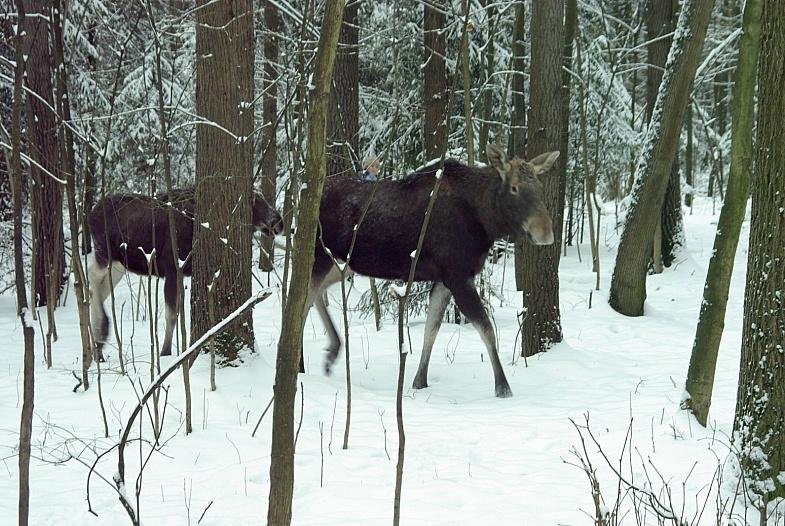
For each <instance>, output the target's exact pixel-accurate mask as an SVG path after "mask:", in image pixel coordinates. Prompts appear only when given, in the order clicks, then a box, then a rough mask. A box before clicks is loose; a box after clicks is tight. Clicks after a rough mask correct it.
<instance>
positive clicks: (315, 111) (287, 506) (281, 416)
mask: <svg viewBox="0 0 785 526" xmlns="http://www.w3.org/2000/svg"><path fill="white" fill-rule="evenodd" d="M343 9H344V0H334V1H332V2H327V3H326V4H325V11H324V17H323V19H322V30H321V35H320V36H319V44H318V48H317V50H316V62H315V66H314V72H313V77H312V81H311V83H312V85H313V88H312V89H311V104H310V108H309V113H308V120H309V122H308V152H307V156H306V163H305V185H306V186H305V188H304V189H303V192H302V196H301V199H300V207H299V213H298V215H297V232H296V234H295V236H294V254H295V257H294V261H293V265H292V279H291V286H290V288H289V293H288V297H287V300H286V307H285V308H284V313H283V319H282V322H281V338H280V340H279V341H278V356H277V359H276V363H275V386H274V396H275V406H274V407H273V426H272V428H273V434H272V448H271V449H272V450H271V453H270V495H269V501H268V508H267V524H268V525H270V526H286V525H288V524H291V522H292V494H293V491H294V399H295V395H296V394H297V371H298V369H299V363H300V351H301V349H302V343H303V320H304V318H305V315H306V312H305V307H306V301H307V296H308V287H309V283H310V279H311V269H312V267H313V258H314V248H313V247H314V246H315V244H316V230H317V227H318V223H319V203H320V201H321V198H322V189H323V188H324V178H325V175H326V148H325V138H326V133H327V113H328V111H327V107H328V101H329V96H330V84H331V82H330V79H331V78H332V73H333V64H334V62H335V50H336V47H337V44H338V34H339V32H340V28H341V20H342V18H343Z"/></svg>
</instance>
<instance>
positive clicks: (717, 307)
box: [685, 0, 763, 426]
mask: <svg viewBox="0 0 785 526" xmlns="http://www.w3.org/2000/svg"><path fill="white" fill-rule="evenodd" d="M762 4H763V1H762V0H747V3H746V4H745V6H744V18H743V22H742V29H743V33H742V35H741V39H740V40H739V60H738V64H737V66H736V81H735V83H734V86H733V115H732V122H731V152H730V155H731V163H730V175H729V176H728V190H727V193H726V194H725V202H724V203H723V205H722V211H721V212H720V219H719V222H718V223H717V235H716V236H715V238H714V250H713V251H712V256H711V259H710V260H709V271H708V274H707V275H706V286H705V287H704V288H703V301H702V302H701V313H700V318H699V319H698V328H697V330H696V331H695V342H694V343H693V344H692V356H691V357H690V368H689V371H688V372H687V393H689V396H690V398H689V399H687V400H685V406H686V407H688V408H690V409H691V410H692V412H693V413H694V414H695V418H696V419H697V420H698V422H700V423H701V425H703V426H705V425H706V422H707V421H708V415H709V407H710V406H711V393H712V390H713V388H714V373H715V370H716V367H717V354H718V353H719V349H720V341H721V339H722V331H723V328H724V327H725V308H726V306H727V304H728V290H729V288H730V280H731V276H732V274H733V264H734V261H735V257H736V247H737V246H738V243H739V233H740V232H741V224H742V222H743V221H744V214H745V211H746V209H747V196H748V195H749V181H750V178H749V174H750V171H751V170H752V159H753V152H752V127H753V124H754V121H755V76H756V72H757V69H758V51H759V49H760V16H761V9H762Z"/></svg>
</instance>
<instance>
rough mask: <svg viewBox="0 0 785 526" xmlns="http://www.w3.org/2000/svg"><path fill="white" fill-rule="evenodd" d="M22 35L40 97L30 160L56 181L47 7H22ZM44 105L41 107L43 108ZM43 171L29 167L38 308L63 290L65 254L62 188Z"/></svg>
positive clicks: (37, 0)
mask: <svg viewBox="0 0 785 526" xmlns="http://www.w3.org/2000/svg"><path fill="white" fill-rule="evenodd" d="M25 7H26V9H27V15H28V16H27V18H26V19H25V23H24V26H25V30H26V31H27V32H28V34H29V39H30V55H29V57H28V62H27V86H28V88H29V89H30V90H32V91H33V92H35V93H36V94H38V96H40V97H41V99H43V101H42V100H40V99H39V98H38V97H29V98H28V108H29V110H30V115H29V118H28V126H29V127H28V130H29V133H30V134H31V135H30V137H29V147H30V157H32V158H33V159H34V160H35V161H36V162H37V163H38V164H40V165H41V166H43V168H44V169H45V170H46V172H49V174H53V175H55V176H58V177H59V175H58V174H59V171H60V165H59V149H58V148H59V146H58V142H57V120H56V118H55V114H54V112H53V111H52V108H53V107H54V103H53V101H54V97H53V95H52V57H51V56H50V53H49V24H48V22H47V20H48V19H49V9H50V7H49V4H48V2H44V1H43V0H27V1H26V2H25ZM44 101H45V102H44ZM46 172H45V171H44V170H41V169H40V168H38V167H37V166H35V165H33V166H31V167H30V174H31V176H32V179H33V184H32V188H31V190H32V196H31V197H32V204H33V207H34V210H33V214H34V216H35V219H34V221H33V225H34V228H35V234H34V237H35V239H36V240H37V245H36V257H35V258H34V267H35V268H34V269H33V275H34V280H35V284H34V288H33V290H34V291H35V296H36V297H35V298H34V300H35V304H36V306H39V307H40V306H43V305H47V304H48V303H49V302H52V303H53V304H54V303H57V301H58V300H59V298H60V293H61V291H62V289H63V285H64V284H65V276H64V273H65V251H64V245H63V243H64V241H63V187H62V185H61V184H60V183H59V182H57V181H56V180H54V179H53V178H52V177H51V176H50V175H49V174H47V173H46Z"/></svg>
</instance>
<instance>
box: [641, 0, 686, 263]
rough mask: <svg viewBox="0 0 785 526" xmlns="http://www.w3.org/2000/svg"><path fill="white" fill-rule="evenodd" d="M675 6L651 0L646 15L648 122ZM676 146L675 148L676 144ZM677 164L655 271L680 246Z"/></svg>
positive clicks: (668, 192)
mask: <svg viewBox="0 0 785 526" xmlns="http://www.w3.org/2000/svg"><path fill="white" fill-rule="evenodd" d="M675 15H676V6H675V5H674V2H673V0H651V4H650V5H649V9H648V16H647V17H646V32H647V35H646V36H647V38H648V39H649V40H655V39H658V38H659V40H656V41H655V42H652V43H650V44H648V45H647V46H646V48H647V53H648V60H649V67H648V69H647V70H646V122H647V123H650V122H651V115H652V112H653V111H654V104H655V103H656V102H657V92H658V91H659V89H660V83H661V82H662V73H663V70H664V68H665V63H666V61H667V60H668V50H669V49H670V47H671V43H672V38H670V37H668V38H660V37H662V36H663V35H667V34H668V33H670V32H672V31H673V25H674V19H675ZM677 149H678V147H677ZM678 165H679V163H678V162H676V160H675V158H674V161H673V163H672V169H671V175H670V178H669V179H668V189H667V190H666V192H665V199H664V201H663V205H662V212H661V219H660V227H659V230H658V232H659V235H658V237H659V242H658V243H657V246H656V247H653V251H652V259H653V260H654V261H653V264H654V272H655V273H660V272H662V268H663V266H665V267H669V266H671V264H672V263H673V259H674V255H675V252H676V250H677V249H678V247H679V246H680V245H681V233H682V218H681V192H680V182H679V167H678Z"/></svg>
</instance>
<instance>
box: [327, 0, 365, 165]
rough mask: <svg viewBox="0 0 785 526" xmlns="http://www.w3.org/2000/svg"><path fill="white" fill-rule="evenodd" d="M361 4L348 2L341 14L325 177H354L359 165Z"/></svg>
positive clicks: (328, 128) (331, 99)
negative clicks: (358, 15) (359, 25)
mask: <svg viewBox="0 0 785 526" xmlns="http://www.w3.org/2000/svg"><path fill="white" fill-rule="evenodd" d="M359 5H360V3H359V2H349V4H348V5H347V6H346V8H345V9H344V12H343V23H342V24H341V34H340V36H339V37H338V51H337V53H336V55H335V68H334V71H333V80H332V82H333V87H332V89H331V90H330V109H329V118H328V119H327V173H328V174H329V175H331V176H332V175H357V173H358V171H359V169H360V166H359V163H360V162H361V161H362V157H363V156H362V155H361V154H360V152H359V141H358V139H359V127H360V120H359V112H360V89H359V75H360V60H359V54H358V53H359V47H358V43H359V37H360V28H359V27H358V25H357V22H358V20H357V11H358V7H359Z"/></svg>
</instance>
